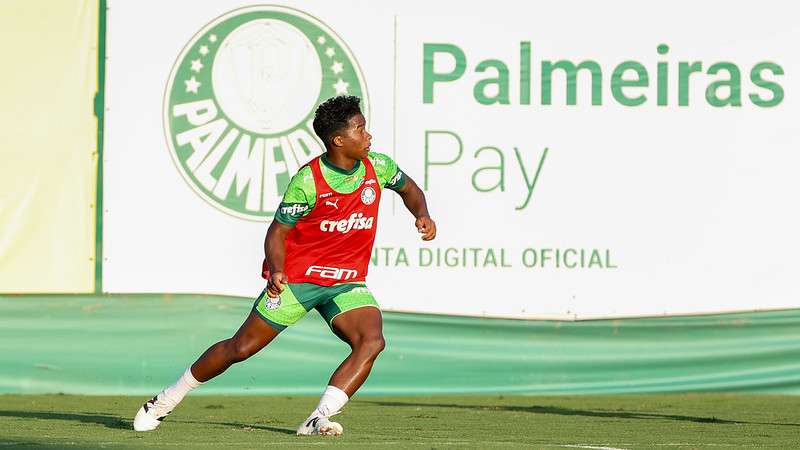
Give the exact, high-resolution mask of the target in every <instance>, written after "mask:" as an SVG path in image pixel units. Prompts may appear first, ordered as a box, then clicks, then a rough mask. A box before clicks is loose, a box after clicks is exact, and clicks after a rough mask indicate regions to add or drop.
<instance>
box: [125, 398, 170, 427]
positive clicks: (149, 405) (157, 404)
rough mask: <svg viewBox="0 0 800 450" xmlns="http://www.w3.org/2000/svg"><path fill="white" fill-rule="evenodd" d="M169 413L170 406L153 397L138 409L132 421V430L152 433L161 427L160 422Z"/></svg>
mask: <svg viewBox="0 0 800 450" xmlns="http://www.w3.org/2000/svg"><path fill="white" fill-rule="evenodd" d="M171 412H172V406H170V405H169V404H167V403H166V402H165V401H163V400H159V399H158V396H155V397H153V398H152V399H151V400H148V401H146V402H145V403H144V405H142V407H141V408H139V411H138V412H137V413H136V417H135V418H134V419H133V429H134V430H136V431H153V430H155V429H156V428H157V427H158V426H159V425H161V421H162V420H164V418H165V417H167V416H168V415H169V413H171Z"/></svg>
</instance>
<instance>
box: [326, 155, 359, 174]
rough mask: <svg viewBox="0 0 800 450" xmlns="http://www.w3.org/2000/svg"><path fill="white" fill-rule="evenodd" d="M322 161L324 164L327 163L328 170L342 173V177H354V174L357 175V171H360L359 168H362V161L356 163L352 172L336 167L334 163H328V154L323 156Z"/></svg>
mask: <svg viewBox="0 0 800 450" xmlns="http://www.w3.org/2000/svg"><path fill="white" fill-rule="evenodd" d="M320 160H322V162H323V163H325V166H326V167H327V168H329V169H331V170H333V171H334V172H338V173H340V174H342V175H352V174H354V173H356V171H357V170H358V168H359V167H361V161H356V163H355V164H354V165H353V168H352V169H350V170H345V169H342V168H341V167H339V166H336V165H334V164H333V163H332V162H330V161H328V154H327V153H323V154H322V158H320Z"/></svg>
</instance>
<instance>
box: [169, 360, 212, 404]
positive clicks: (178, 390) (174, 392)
mask: <svg viewBox="0 0 800 450" xmlns="http://www.w3.org/2000/svg"><path fill="white" fill-rule="evenodd" d="M201 384H203V383H201V382H199V381H197V380H196V379H195V378H194V375H192V368H191V367H189V368H188V369H186V372H184V373H183V375H181V377H180V378H178V381H176V382H175V384H173V385H172V386H168V387H166V388H164V390H163V391H161V392H160V393H159V394H158V399H159V400H162V401H165V402H167V403H169V404H171V405H172V406H173V407H174V406H177V405H178V403H180V402H181V400H183V397H186V394H188V393H189V391H191V390H192V389H194V388H196V387H198V386H200V385H201Z"/></svg>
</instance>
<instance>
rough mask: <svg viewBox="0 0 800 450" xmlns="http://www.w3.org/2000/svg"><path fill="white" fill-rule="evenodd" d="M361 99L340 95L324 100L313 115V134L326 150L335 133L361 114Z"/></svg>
mask: <svg viewBox="0 0 800 450" xmlns="http://www.w3.org/2000/svg"><path fill="white" fill-rule="evenodd" d="M360 104H361V99H360V98H358V97H355V96H352V95H340V96H338V97H331V98H329V99H327V100H325V101H324V102H323V103H322V104H321V105H319V107H317V111H316V113H314V123H313V126H314V132H315V133H317V136H319V138H320V139H321V140H322V142H323V143H324V144H325V147H326V148H327V147H328V146H329V145H330V143H331V139H333V137H334V135H336V133H337V132H339V131H341V130H343V129H345V128H346V127H347V121H348V120H350V118H351V117H353V116H355V115H356V114H361V107H360V106H359V105H360Z"/></svg>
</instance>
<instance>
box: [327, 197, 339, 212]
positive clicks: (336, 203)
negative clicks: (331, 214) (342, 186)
mask: <svg viewBox="0 0 800 450" xmlns="http://www.w3.org/2000/svg"><path fill="white" fill-rule="evenodd" d="M325 205H328V206H333V207H334V208H336V210H337V211H338V210H339V199H338V198H337V199H336V201H335V202H332V201H330V200H325Z"/></svg>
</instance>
